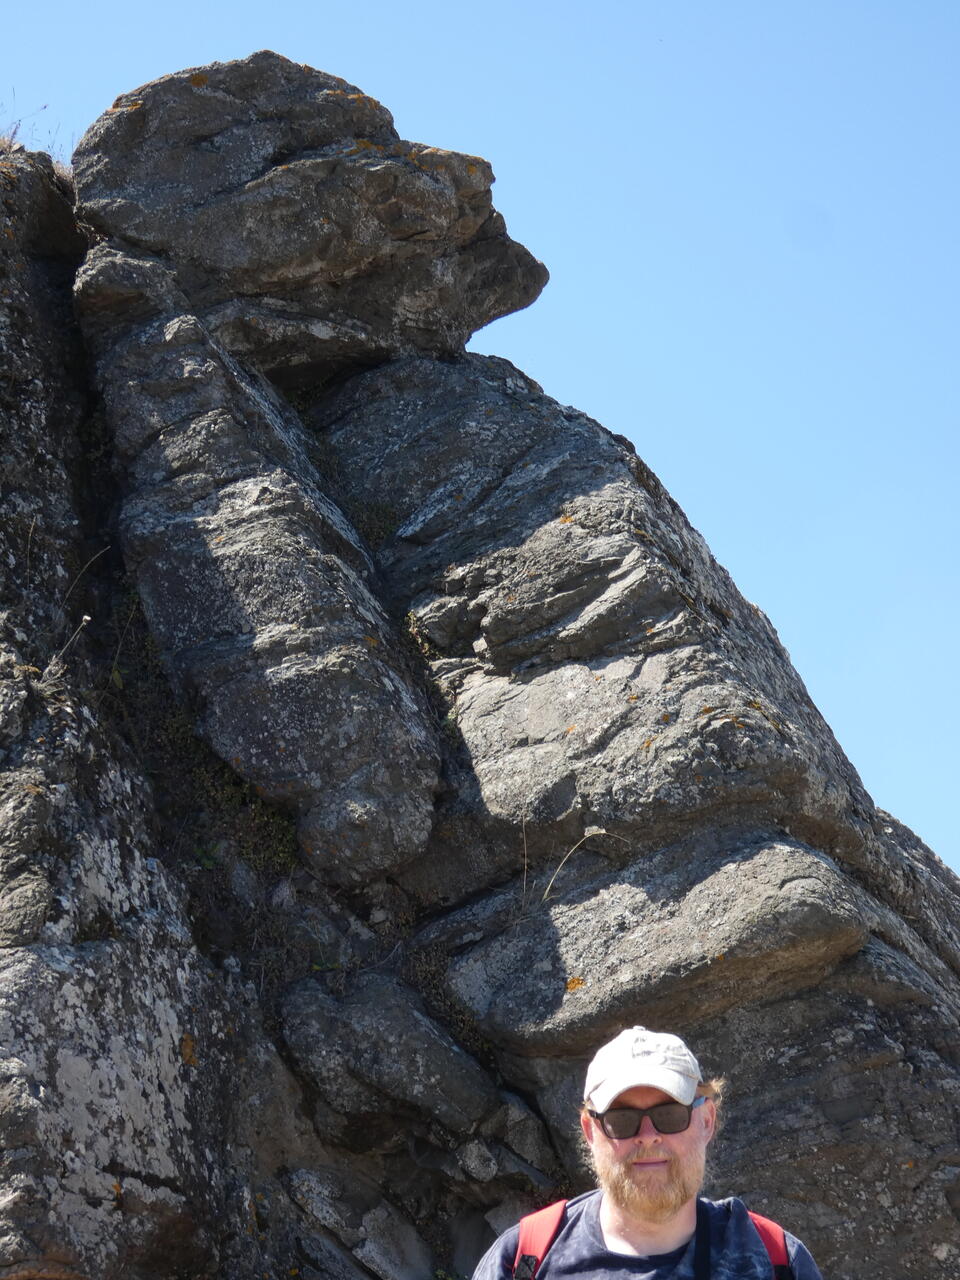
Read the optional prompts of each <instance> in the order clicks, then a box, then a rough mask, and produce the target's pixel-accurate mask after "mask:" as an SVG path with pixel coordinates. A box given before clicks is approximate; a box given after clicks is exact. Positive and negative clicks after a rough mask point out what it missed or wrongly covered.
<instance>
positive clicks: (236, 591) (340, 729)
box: [76, 246, 437, 883]
mask: <svg viewBox="0 0 960 1280" xmlns="http://www.w3.org/2000/svg"><path fill="white" fill-rule="evenodd" d="M76 294H77V300H78V306H79V308H80V314H81V316H82V318H83V319H84V320H85V321H86V322H87V331H88V334H89V335H90V339H91V341H92V342H93V343H94V344H95V346H96V349H97V350H98V353H99V360H98V365H97V368H98V376H99V379H100V382H101V385H102V386H103V389H104V399H105V403H106V408H107V412H108V415H109V419H110V421H111V423H112V424H113V426H114V430H115V439H116V457H117V460H118V463H119V464H120V465H121V466H123V467H124V469H125V479H126V485H127V487H128V494H127V497H126V499H125V501H124V504H123V508H122V512H121V520H120V525H121V535H122V538H123V545H124V553H125V556H126V560H127V565H128V569H129V571H130V572H131V574H132V575H133V576H134V577H135V579H136V581H137V583H138V585H139V588H140V593H141V596H142V599H143V602H144V607H145V609H146V612H147V616H148V619H149V621H150V625H151V628H152V629H153V631H154V634H155V635H156V637H157V639H158V641H159V643H160V645H161V647H162V650H163V653H164V658H165V661H166V663H167V664H168V666H169V669H170V673H171V675H172V677H173V679H174V682H175V685H176V686H177V687H178V688H179V689H180V690H181V691H182V692H183V693H184V694H185V695H188V696H190V697H191V698H193V699H195V700H196V702H197V704H198V706H199V709H200V726H201V729H202V732H203V734H204V736H205V737H206V738H207V739H208V741H209V742H210V744H211V745H212V747H213V748H214V750H215V751H216V752H217V753H218V754H219V755H220V756H221V757H222V758H223V759H224V760H226V761H228V762H229V763H230V764H231V765H232V767H234V768H235V769H237V771H238V772H239V773H241V774H242V775H243V776H244V777H245V778H247V779H249V780H250V781H252V782H254V783H255V784H256V785H257V786H258V787H259V788H260V789H261V791H262V792H263V793H264V794H266V795H268V796H271V797H272V798H275V799H277V800H278V801H281V802H283V803H284V804H286V805H288V806H290V807H292V808H294V809H295V810H296V812H297V813H298V814H299V815H300V834H301V843H302V845H303V848H304V851H305V853H306V855H307V857H308V858H309V859H310V861H311V863H312V865H314V866H315V867H316V868H317V871H318V873H319V874H322V875H324V876H326V877H328V878H330V879H332V880H340V881H345V882H347V883H350V882H356V881H358V880H360V879H361V878H363V877H365V876H367V875H368V874H369V873H371V872H376V871H380V870H383V869H384V868H386V867H390V866H392V865H394V864H396V863H399V862H403V861H405V860H408V859H409V858H411V857H412V856H414V855H415V854H416V853H417V852H418V851H419V850H420V849H421V848H422V846H423V845H424V843H425V841H426V838H427V835H428V832H429V827H430V821H431V818H432V813H433V792H434V789H435V787H436V781H437V774H436V768H437V762H436V747H435V744H434V734H433V730H432V727H431V725H430V723H429V718H428V716H427V714H426V711H425V707H424V704H423V699H422V697H420V696H419V695H418V694H417V693H416V692H415V691H414V690H413V688H412V687H411V685H410V682H409V679H408V678H407V675H406V673H405V671H404V669H403V662H402V655H398V654H397V645H396V643H395V642H394V640H393V631H392V627H391V625H390V622H389V620H388V618H387V617H386V615H385V613H384V610H383V608H382V606H381V605H380V603H379V602H378V600H377V599H376V597H375V595H374V594H373V592H372V591H371V586H370V582H369V579H370V574H371V565H370V561H369V558H368V555H367V552H366V551H365V549H364V547H363V545H362V541H361V539H360V538H359V536H358V535H357V534H356V533H355V532H354V530H353V528H352V526H351V525H350V524H349V523H348V522H347V520H346V518H345V517H344V516H343V514H342V513H341V512H340V511H339V510H338V508H337V507H336V506H335V505H334V504H333V503H332V502H330V501H329V500H328V499H327V498H326V497H325V495H324V494H323V493H322V491H321V490H320V489H319V487H318V483H317V477H316V473H315V470H314V468H313V466H312V464H311V462H310V460H309V458H308V457H307V453H306V441H305V440H304V438H303V432H302V429H301V427H300V425H299V423H298V421H297V419H296V417H295V415H294V414H293V413H292V411H291V410H290V409H289V408H287V407H286V406H284V404H283V403H282V402H281V401H280V400H278V398H277V397H276V395H275V394H274V393H273V391H272V390H271V388H270V387H269V385H268V384H266V383H265V382H263V380H262V379H258V378H257V377H255V376H254V375H251V374H250V373H248V372H246V371H245V370H244V369H243V368H242V367H241V366H240V365H239V364H238V362H237V361H236V360H235V359H234V358H233V357H232V356H230V355H229V354H228V353H227V352H225V351H224V350H223V349H222V348H221V347H220V346H219V345H218V344H217V343H216V342H214V340H213V339H212V338H211V337H210V335H209V334H208V332H207V331H206V329H205V328H204V326H203V325H202V324H201V323H200V322H199V321H198V320H197V318H196V317H195V316H193V315H191V314H190V313H189V312H188V310H187V304H186V301H185V299H184V298H183V297H182V295H181V294H180V293H179V291H178V289H177V287H176V284H175V282H174V281H173V278H172V276H171V274H170V272H169V270H168V269H167V268H166V267H165V266H163V265H162V264H161V263H160V262H159V261H158V260H157V259H155V258H145V257H143V256H142V255H141V256H138V255H133V254H130V253H127V252H124V253H120V252H117V251H115V250H113V249H109V248H106V247H104V246H100V247H98V248H97V249H95V250H94V251H93V252H91V253H90V255H89V256H88V258H87V261H86V262H85V264H84V267H83V270H82V271H81V273H80V276H79V278H78V281H77V287H76ZM398 657H399V660H398Z"/></svg>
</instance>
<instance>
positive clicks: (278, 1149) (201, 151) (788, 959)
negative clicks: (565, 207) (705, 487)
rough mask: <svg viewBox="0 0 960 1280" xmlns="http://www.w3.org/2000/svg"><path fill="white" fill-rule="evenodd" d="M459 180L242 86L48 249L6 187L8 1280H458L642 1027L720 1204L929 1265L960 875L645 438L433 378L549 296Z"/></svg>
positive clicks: (0, 162)
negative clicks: (832, 718)
mask: <svg viewBox="0 0 960 1280" xmlns="http://www.w3.org/2000/svg"><path fill="white" fill-rule="evenodd" d="M492 180H493V178H492V173H491V171H490V168H489V166H488V165H487V164H486V162H485V161H483V160H480V159H477V158H476V157H471V156H463V155H458V154H456V153H451V152H443V151H437V150H436V149H434V148H431V147H427V146H423V145H421V144H419V143H408V142H404V141H402V140H400V139H399V138H398V137H397V135H396V133H395V132H394V130H393V126H392V121H391V118H390V116H389V114H388V112H387V111H386V110H385V109H384V108H383V107H381V106H380V104H379V103H377V102H375V101H374V100H373V99H372V98H369V97H367V96H366V95H364V94H363V93H361V92H360V91H359V90H358V89H355V88H354V87H353V86H351V85H348V84H346V83H345V82H344V81H341V80H338V79H336V78H335V77H333V76H329V75H325V74H323V73H321V72H317V71H314V70H312V69H310V68H308V67H304V66H300V65H297V64H294V63H291V62H288V61H287V60H286V59H284V58H281V57H279V56H277V55H275V54H272V53H259V54H255V55H254V56H253V57H251V58H248V59H245V60H244V61H241V62H233V63H225V64H220V63H217V64H213V65H212V66H209V67H203V68H199V69H191V70H188V71H184V72H181V73H178V74H176V75H172V76H167V77H164V78H163V79H161V80H158V81H156V82H154V83H153V84H150V85H146V86H144V87H143V88H142V89H139V90H136V91H135V92H133V93H130V94H125V95H124V96H122V97H121V98H119V99H117V102H116V103H115V104H114V106H113V107H112V108H111V109H110V110H109V111H108V112H107V113H105V115H104V116H103V117H101V119H100V120H98V121H97V122H96V123H95V124H94V125H93V126H92V128H91V129H90V130H89V132H88V133H87V134H86V136H85V137H84V139H83V140H82V142H81V143H80V146H79V148H78V151H77V154H76V157H75V181H76V193H75V204H74V199H73V192H72V191H71V189H70V186H69V184H68V183H67V181H66V180H65V178H64V177H62V176H60V175H58V174H57V173H56V172H55V171H54V169H53V167H52V166H51V164H50V162H49V160H48V159H47V158H46V157H42V156H39V155H35V154H28V153H25V152H23V151H22V150H18V149H10V148H8V149H7V150H6V152H2V153H0V196H2V201H3V203H2V211H0V362H2V363H0V409H2V414H3V423H4V443H3V457H4V472H3V489H2V498H0V501H2V505H3V515H4V518H3V522H2V529H0V538H2V542H3V550H4V557H3V563H4V566H5V576H4V581H3V588H2V605H0V751H2V753H3V754H2V763H3V768H4V772H3V775H2V783H0V786H2V795H0V805H2V823H0V870H2V882H0V895H2V901H3V907H4V910H3V913H2V917H0V931H2V947H3V950H2V953H0V954H2V960H0V963H2V979H0V1008H2V1016H0V1021H2V1028H3V1050H2V1055H0V1057H2V1063H0V1132H2V1135H3V1141H2V1144H0V1145H2V1150H0V1168H2V1181H3V1187H4V1194H3V1197H2V1199H0V1219H2V1229H0V1276H2V1277H10V1278H15V1280H81V1278H85V1280H120V1278H121V1277H124V1278H125V1280H174V1278H175V1277H180V1278H182V1280H187V1278H190V1280H199V1277H210V1278H211V1280H212V1278H213V1277H218V1278H220V1280H255V1278H259V1277H263V1276H268V1277H274V1276H276V1277H279V1276H289V1275H298V1276H300V1277H304V1278H309V1277H314V1280H316V1277H320V1276H323V1277H328V1276H329V1277H336V1278H337V1280H370V1278H371V1277H373V1278H375V1280H430V1277H431V1276H432V1275H433V1274H434V1273H436V1272H437V1271H443V1272H444V1273H447V1274H451V1275H453V1274H463V1273H468V1272H469V1270H470V1268H471V1266H472V1264H473V1262H474V1261H475V1259H476V1258H477V1256H478V1255H479V1253H480V1252H481V1251H482V1249H483V1248H484V1247H485V1245H486V1244H487V1243H488V1242H489V1241H490V1240H491V1239H492V1237H493V1234H494V1232H496V1231H498V1230H500V1229H502V1228H504V1227H506V1226H507V1225H509V1224H510V1223H511V1222H512V1221H515V1220H516V1217H517V1216H518V1215H519V1213H520V1212H522V1211H523V1210H524V1209H525V1208H527V1207H530V1206H532V1205H533V1204H535V1203H538V1202H543V1201H545V1200H546V1199H548V1198H550V1197H551V1196H553V1195H555V1194H558V1193H560V1192H564V1191H569V1190H570V1189H571V1188H573V1187H577V1186H581V1185H584V1182H585V1173H584V1170H583V1169H582V1167H581V1155H580V1153H579V1151H578V1148H577V1146H576V1143H575V1141H574V1130H575V1128H576V1105H577V1102H578V1093H577V1090H578V1087H579V1084H580V1082H581V1079H582V1072H583V1068H584V1064H585V1061H586V1059H587V1058H588V1057H589V1055H590V1053H591V1052H592V1049H593V1048H594V1047H595V1046H596V1045H597V1043H598V1042H600V1041H601V1040H602V1039H604V1038H605V1037H608V1036H609V1035H611V1034H612V1033H613V1032H614V1031H615V1030H617V1029H618V1028H619V1027H621V1026H622V1025H625V1024H630V1023H635V1022H640V1023H645V1024H647V1025H651V1026H656V1027H663V1028H666V1029H670V1030H675V1031H678V1032H679V1033H681V1034H683V1035H685V1036H686V1037H687V1038H689V1040H690V1041H691V1043H692V1044H693V1045H694V1046H695V1047H696V1048H697V1050H698V1051H699V1053H700V1055H701V1060H702V1061H704V1063H705V1064H706V1065H707V1066H708V1068H709V1069H710V1070H711V1071H713V1072H718V1073H724V1074H726V1075H727V1076H728V1077H729V1082H730V1083H729V1096H728V1100H727V1102H726V1103H725V1108H726V1112H727V1115H726V1122H725V1127H724V1132H723V1134H722V1135H721V1138H720V1139H719V1141H718V1144H717V1150H716V1155H715V1159H714V1165H713V1170H712V1174H711V1178H712V1182H711V1186H712V1189H713V1190H714V1191H715V1192H718V1193H721V1194H722V1193H729V1192H736V1193H738V1194H741V1195H743V1197H744V1198H745V1199H746V1200H747V1201H748V1203H750V1205H751V1207H753V1208H756V1209H758V1210H760V1211H762V1212H767V1213H769V1214H772V1215H773V1216H776V1217H778V1218H780V1219H781V1220H783V1221H784V1222H785V1223H786V1224H787V1225H788V1226H790V1227H791V1228H792V1229H794V1230H795V1231H796V1232H797V1233H798V1234H799V1235H801V1236H802V1237H803V1238H804V1239H805V1240H806V1241H807V1243H808V1244H809V1245H810V1246H811V1248H812V1249H813V1251H814V1253H815V1255H816V1256H817V1257H818V1260H819V1261H820V1263H821V1266H822V1269H823V1271H824V1274H825V1275H829V1276H831V1277H833V1278H834V1280H859V1278H860V1277H862V1276H863V1275H865V1274H870V1275H871V1276H872V1277H875V1280H905V1278H906V1280H912V1278H917V1280H921V1278H922V1280H927V1278H928V1277H940V1276H942V1277H948V1276H954V1275H956V1274H957V1271H958V1268H960V1144H958V1138H957V1133H958V1124H957V1121H958V1115H960V882H958V881H957V878H956V877H955V876H953V875H952V874H951V873H950V872H949V871H948V870H947V869H946V868H945V867H944V866H943V865H942V864H941V863H940V862H939V861H938V859H937V858H936V857H935V856H934V855H933V854H932V853H930V851H929V850H927V849H926V848H925V847H924V846H923V845H922V844H921V843H920V842H919V841H918V840H917V839H916V837H914V836H913V835H912V834H911V833H910V832H908V831H906V830H905V829H904V828H903V827H902V826H900V825H899V824H898V823H897V822H896V821H895V820H894V819H892V818H890V817H889V815H887V814H884V813H883V812H881V811H879V810H877V809H876V808H875V806H874V805H873V802H872V801H871V799H870V797H869V796H868V795H867V794H866V793H865V791H864V790H863V787H862V785H861V783H860V780H859V778H858V777H857V774H856V772H855V770H854V769H853V767H852V766H851V765H850V763H849V762H848V761H847V760H846V758H845V757H844V755H843V753H842V751H841V750H840V748H839V747H838V745H837V743H836V742H835V740H834V738H833V736H832V735H831V733H830V730H829V728H828V726H827V725H826V724H825V723H824V721H823V719H822V718H821V717H820V715H819V714H818V712H817V710H816V708H815V707H814V706H813V705H812V703H811V702H810V699H809V697H808V695H807V693H806V690H805V688H804V686H803V684H802V682H801V680H800V678H799V677H798V676H797V674H796V673H795V672H794V670H793V668H792V667H791V665H790V662H789V660H788V658H787V655H786V654H785V653H784V651H783V649H782V647H781V646H780V644H779V642H778V640H777V637H776V633H775V632H774V630H773V628H772V627H771V625H770V624H769V622H768V621H767V619H766V618H765V617H764V616H763V614H762V613H761V612H760V611H759V609H757V608H756V606H753V605H750V604H748V603H747V602H746V601H744V600H743V598H742V597H741V596H740V595H739V593H738V592H737V590H736V588H735V586H734V584H733V583H732V582H731V580H730V578H729V577H728V575H727V574H726V573H725V572H724V570H723V569H722V568H721V567H720V566H718V565H717V564H716V562H715V561H714V560H713V559H712V557H711V556H710V553H709V551H708V549H707V548H706V546H705V545H704V543H703V540H702V539H701V538H700V536H699V535H698V534H697V533H696V531H695V530H693V529H692V528H691V527H690V525H689V524H688V523H687V521H686V519H685V518H684V516H683V513H682V512H681V511H680V510H679V509H678V507H677V506H676V504H675V503H674V502H673V501H672V500H671V498H670V497H669V495H668V494H667V493H665V491H664V490H663V488H662V486H661V485H660V484H659V483H658V481H657V480H656V478H655V477H654V476H653V475H652V474H651V473H650V471H649V470H648V469H647V467H646V466H645V465H644V464H643V462H642V461H641V460H640V459H639V458H637V456H636V455H635V453H634V451H633V448H632V447H631V446H630V445H629V444H628V443H627V442H626V441H625V440H623V439H621V438H619V437H616V436H613V435H611V434H610V433H609V432H607V431H606V430H604V428H603V427H601V426H599V425H598V424H597V423H595V422H593V421H591V420H590V419H589V418H587V417H586V416H585V415H584V414H582V413H580V412H578V411H576V410H573V409H570V408H567V407H564V406H561V405H558V404H557V403H556V402H555V401H553V400H551V399H550V398H549V397H548V396H546V395H545V394H544V393H543V391H542V390H541V388H540V387H539V386H537V384H536V383H534V382H533V381H531V380H530V379H529V378H527V377H526V376H525V375H524V374H522V373H520V372H519V371H518V370H517V369H515V368H514V367H513V366H512V365H510V364H509V363H507V362H506V361H504V360H499V359H493V358H484V357H479V356H474V355H466V354H465V353H464V350H463V346H464V343H465V341H466V339H467V338H468V337H469V335H470V334H471V333H472V332H473V331H474V330H475V329H477V328H478V327H480V326H481V325H483V324H485V323H487V322H488V321H489V320H491V319H493V318H494V317H496V316H499V315H503V314H505V313H507V312H509V311H511V310H515V309H516V308H518V307H522V306H525V305H527V304H528V303H530V302H531V301H532V300H533V299H534V298H535V297H536V295H537V293H538V292H539V290H540V289H541V288H542V286H543V284H544V282H545V279H546V272H545V270H544V268H543V267H542V266H541V264H539V263H538V262H536V261H535V259H533V258H532V257H531V256H530V254H529V253H528V252H527V251H526V250H525V249H524V248H522V247H521V246H519V245H517V244H515V243H514V242H513V241H511V240H510V239H509V237H508V236H507V234H506V230H505V228H504V225H503V222H502V219H501V218H500V216H499V215H498V214H497V213H496V212H495V211H494V209H493V207H492V204H491V201H490V185H491V183H492ZM71 287H72V289H73V294H74V300H75V302H74V306H75V310H71V306H70V290H71ZM74 317H76V318H74Z"/></svg>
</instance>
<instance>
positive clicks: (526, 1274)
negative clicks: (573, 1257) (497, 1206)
mask: <svg viewBox="0 0 960 1280" xmlns="http://www.w3.org/2000/svg"><path fill="white" fill-rule="evenodd" d="M566 1207H567V1202H566V1200H557V1201H555V1202H554V1203H553V1204H548V1205H547V1206H546V1208H544V1209H538V1210H537V1211H536V1213H528V1214H527V1215H526V1217H523V1218H521V1219H520V1239H519V1240H518V1241H517V1256H516V1257H515V1258H514V1260H513V1274H514V1276H515V1277H516V1280H533V1277H534V1276H535V1275H536V1274H537V1268H538V1267H539V1266H540V1263H541V1262H542V1261H543V1259H544V1258H545V1257H546V1253H547V1250H548V1249H549V1248H550V1246H551V1245H552V1244H553V1238H554V1236H555V1235H556V1234H557V1232H558V1231H559V1229H560V1223H561V1221H562V1220H563V1211H564V1209H565V1208H566Z"/></svg>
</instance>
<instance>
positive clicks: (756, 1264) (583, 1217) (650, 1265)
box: [473, 1191, 822, 1280]
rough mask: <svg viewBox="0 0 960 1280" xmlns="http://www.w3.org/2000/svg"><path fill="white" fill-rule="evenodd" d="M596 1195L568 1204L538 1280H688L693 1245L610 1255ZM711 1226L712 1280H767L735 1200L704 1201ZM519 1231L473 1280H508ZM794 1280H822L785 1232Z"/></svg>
mask: <svg viewBox="0 0 960 1280" xmlns="http://www.w3.org/2000/svg"><path fill="white" fill-rule="evenodd" d="M600 1197H601V1193H600V1192H599V1191H589V1192H587V1194H586V1195H582V1196H578V1197H577V1198H576V1199H575V1200H571V1201H570V1202H569V1204H568V1205H567V1208H566V1212H565V1213H564V1216H563V1222H562V1223H561V1225H560V1230H559V1231H558V1232H557V1234H556V1236H555V1237H554V1241H553V1244H552V1245H551V1246H550V1251H549V1252H548V1253H547V1255H546V1257H545V1258H544V1260H543V1262H542V1263H541V1265H540V1269H539V1270H538V1272H537V1280H572V1277H574V1276H576V1277H577V1280H583V1277H584V1276H590V1277H591V1280H693V1251H694V1242H693V1240H691V1241H690V1242H689V1243H688V1244H685V1245H683V1246H682V1247H681V1248H679V1249H674V1251H673V1252H672V1253H660V1254H655V1255H653V1256H652V1257H649V1258H639V1257H637V1256H636V1255H634V1254H626V1253H613V1252H612V1251H611V1250H610V1249H608V1248H607V1246H606V1245H605V1244H604V1241H603V1233H602V1231H601V1230H600ZM703 1203H704V1204H705V1205H706V1206H707V1210H708V1213H709V1221H710V1277H711V1280H770V1258H769V1255H768V1254H767V1251H766V1249H765V1248H764V1245H763V1241H762V1240H761V1239H760V1237H759V1235H758V1234H757V1231H756V1228H755V1227H754V1225H753V1223H752V1222H751V1221H750V1218H749V1215H748V1214H747V1210H746V1207H745V1206H744V1204H743V1202H742V1201H740V1200H716V1201H715V1200H705V1201H704V1202H703ZM519 1234H520V1231H519V1227H512V1228H511V1229H510V1230H509V1231H507V1232H506V1233H505V1234H504V1235H502V1236H501V1237H500V1239H499V1240H497V1241H496V1242H495V1243H494V1244H493V1245H492V1246H491V1247H490V1249H489V1250H488V1251H487V1253H486V1254H485V1255H484V1256H483V1258H481V1260H480V1263H479V1265H478V1266H477V1269H476V1271H475V1272H474V1273H473V1280H510V1276H511V1274H512V1271H513V1260H514V1258H515V1256H516V1252H517V1240H518V1238H519ZM784 1234H785V1235H786V1241H787V1256H788V1257H789V1259H790V1265H791V1267H792V1268H793V1275H794V1280H822V1277H821V1275H820V1272H819V1271H818V1270H817V1265H816V1263H815V1262H814V1260H813V1258H811V1256H810V1254H809V1252H808V1251H807V1249H806V1248H805V1247H804V1245H803V1244H801V1242H800V1241H799V1240H798V1239H797V1238H796V1236H792V1235H790V1233H789V1232H785V1233H784Z"/></svg>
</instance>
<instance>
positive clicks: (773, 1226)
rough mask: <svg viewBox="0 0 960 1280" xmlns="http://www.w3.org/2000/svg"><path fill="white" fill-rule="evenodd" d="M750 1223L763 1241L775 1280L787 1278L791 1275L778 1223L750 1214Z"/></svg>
mask: <svg viewBox="0 0 960 1280" xmlns="http://www.w3.org/2000/svg"><path fill="white" fill-rule="evenodd" d="M748 1212H749V1211H748ZM750 1221H751V1222H752V1223H753V1225H754V1226H755V1227H756V1229H757V1235H758V1236H759V1237H760V1239H761V1240H762V1241H763V1247H764V1248H765V1249H766V1251H767V1253H768V1254H769V1255H770V1262H771V1263H772V1264H773V1274H774V1277H776V1280H779V1278H780V1277H781V1276H783V1277H789V1276H790V1275H791V1274H792V1273H791V1270H790V1258H789V1256H788V1255H787V1242H786V1240H785V1239H784V1235H783V1227H781V1226H780V1224H779V1223H778V1222H772V1221H771V1220H770V1219H769V1218H764V1217H761V1215H760V1214H759V1213H750Z"/></svg>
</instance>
